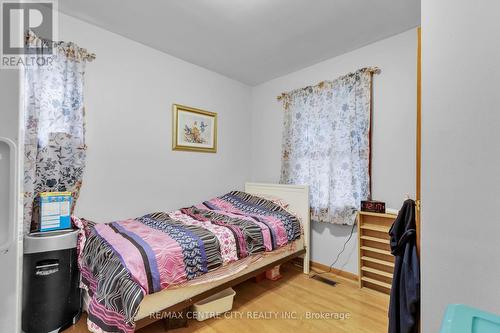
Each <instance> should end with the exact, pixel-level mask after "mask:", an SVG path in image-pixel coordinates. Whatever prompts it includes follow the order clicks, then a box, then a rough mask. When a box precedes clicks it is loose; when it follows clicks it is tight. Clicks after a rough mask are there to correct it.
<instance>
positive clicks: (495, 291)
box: [422, 0, 500, 332]
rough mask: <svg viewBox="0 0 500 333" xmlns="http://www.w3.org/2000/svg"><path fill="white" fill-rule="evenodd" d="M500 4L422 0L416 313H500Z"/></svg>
mask: <svg viewBox="0 0 500 333" xmlns="http://www.w3.org/2000/svg"><path fill="white" fill-rule="evenodd" d="M499 12H500V2H498V1H495V0H489V1H486V0H485V1H458V2H457V1H453V0H442V1H434V0H423V1H422V32H423V36H422V43H423V44H422V52H423V53H422V57H423V58H422V66H423V68H422V70H423V72H422V79H423V81H422V88H423V91H422V94H423V95H422V102H423V105H422V149H423V151H422V300H423V303H422V311H423V312H422V321H423V330H422V331H423V332H437V331H438V328H439V325H440V322H441V319H442V317H443V313H444V310H445V307H446V305H447V304H450V303H466V304H469V305H472V306H476V307H479V308H482V309H484V310H488V311H492V312H495V313H497V314H500V287H499V285H498V283H499V281H500V264H499V263H500V245H499V239H500V217H499V215H498V213H497V211H498V207H499V204H500V173H499V172H498V171H499V170H500V144H499V129H500V111H499V105H500V93H499V83H498V78H499V77H500V67H499V59H500V44H499V43H498V36H499V35H500V21H499V19H498V13H499Z"/></svg>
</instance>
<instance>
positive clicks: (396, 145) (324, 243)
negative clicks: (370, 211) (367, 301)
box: [251, 29, 417, 274]
mask: <svg viewBox="0 0 500 333" xmlns="http://www.w3.org/2000/svg"><path fill="white" fill-rule="evenodd" d="M416 37H417V33H416V30H415V29H412V30H409V31H406V32H404V33H401V34H398V35H396V36H393V37H391V38H387V39H385V40H382V41H379V42H376V43H373V44H370V45H368V46H366V47H363V48H361V49H358V50H355V51H352V52H349V53H346V54H344V55H341V56H339V57H335V58H332V59H329V60H326V61H323V62H321V63H319V64H316V65H314V66H311V67H308V68H305V69H302V70H300V71H297V72H294V73H292V74H289V75H285V76H282V77H280V78H277V79H274V80H271V81H269V82H266V83H263V84H261V85H259V86H257V87H254V88H253V90H252V106H251V113H252V147H251V148H252V179H253V180H254V181H268V182H277V181H279V176H280V164H281V156H280V155H281V132H282V123H283V111H282V108H281V105H280V103H279V102H278V101H277V100H276V96H278V95H279V94H281V93H282V92H285V91H289V90H292V89H295V88H300V87H304V86H308V85H312V84H316V83H318V82H319V81H322V80H328V79H334V78H336V77H338V76H340V75H344V74H347V73H349V72H352V71H355V70H357V69H359V68H362V67H365V66H378V67H380V68H381V70H382V72H381V73H380V74H379V75H375V79H374V98H373V103H374V105H373V112H374V118H373V131H374V132H373V169H372V181H373V198H374V199H378V200H383V201H386V202H387V204H388V206H389V207H394V208H399V206H400V205H401V204H402V202H403V199H404V195H405V194H406V193H409V194H410V195H412V196H414V193H415V108H416V45H417V44H416ZM350 231H351V227H349V226H338V225H326V224H320V223H313V232H312V244H311V245H312V260H313V261H316V262H320V263H323V264H327V265H329V264H330V263H331V262H332V261H333V259H334V257H335V255H336V254H337V253H338V252H339V251H340V249H341V248H342V245H343V243H344V242H345V240H346V239H347V237H348V236H349V233H350ZM338 267H340V268H342V269H343V270H347V271H350V272H353V273H356V274H357V270H358V268H357V267H358V255H357V237H356V235H354V237H353V239H352V240H351V241H350V243H349V244H348V247H347V249H346V251H345V253H344V254H343V255H342V257H341V259H340V260H339V265H338Z"/></svg>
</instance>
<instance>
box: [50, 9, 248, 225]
mask: <svg viewBox="0 0 500 333" xmlns="http://www.w3.org/2000/svg"><path fill="white" fill-rule="evenodd" d="M59 29H60V34H59V38H60V39H61V40H67V41H74V42H76V43H78V44H79V45H80V46H82V47H85V48H87V49H88V50H89V51H92V52H95V53H96V55H97V58H96V60H95V61H94V62H92V63H90V64H88V66H87V70H86V89H85V99H86V120H87V136H86V138H87V145H88V158H87V167H86V169H85V174H84V178H83V187H82V191H81V197H80V199H79V201H78V203H77V211H76V214H77V215H78V216H81V217H87V218H90V219H96V220H97V221H108V220H112V219H120V218H128V217H136V216H140V215H141V214H144V213H148V212H152V211H157V210H169V209H174V208H179V207H183V206H186V205H190V204H195V203H198V202H200V201H202V200H205V199H207V198H210V197H213V196H216V195H220V194H223V193H225V192H227V191H229V190H232V189H235V188H238V189H242V188H243V184H244V182H245V181H247V180H248V178H249V161H250V152H249V151H248V147H249V145H250V129H249V126H248V124H249V122H250V114H249V111H248V109H249V104H250V88H249V87H248V86H246V85H243V84H241V83H239V82H237V81H234V80H231V79H229V78H226V77H224V76H221V75H219V74H216V73H214V72H211V71H209V70H206V69H203V68H201V67H198V66H195V65H192V64H190V63H187V62H185V61H182V60H179V59H177V58H174V57H171V56H169V55H166V54H164V53H161V52H159V51H156V50H154V49H151V48H149V47H146V46H144V45H142V44H139V43H136V42H134V41H131V40H130V39H126V38H123V37H121V36H119V35H116V34H113V33H111V32H109V31H106V30H103V29H100V28H98V27H96V26H93V25H90V24H87V23H85V22H83V21H80V20H77V19H74V18H72V17H69V16H66V15H63V14H61V15H60V26H59ZM201 51H202V50H200V52H201ZM172 103H180V104H185V105H189V106H193V107H199V108H202V109H206V110H209V111H214V112H217V113H218V122H219V128H218V129H219V132H218V133H219V134H218V135H219V136H218V139H219V140H218V152H217V153H216V154H208V153H193V152H179V151H175V152H174V151H172V149H171V133H172V132H171V118H172V112H171V106H172Z"/></svg>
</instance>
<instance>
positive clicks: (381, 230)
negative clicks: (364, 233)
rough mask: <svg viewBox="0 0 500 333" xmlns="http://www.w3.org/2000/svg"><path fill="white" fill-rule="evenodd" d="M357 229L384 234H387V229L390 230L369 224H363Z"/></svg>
mask: <svg viewBox="0 0 500 333" xmlns="http://www.w3.org/2000/svg"><path fill="white" fill-rule="evenodd" d="M359 227H360V228H361V229H367V230H373V231H380V232H385V233H388V232H389V229H391V227H390V226H384V225H378V224H370V223H363V224H361V225H360V226H359Z"/></svg>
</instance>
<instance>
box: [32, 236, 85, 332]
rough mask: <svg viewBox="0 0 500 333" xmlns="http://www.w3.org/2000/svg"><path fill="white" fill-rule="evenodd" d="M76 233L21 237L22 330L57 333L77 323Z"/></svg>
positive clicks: (78, 297) (78, 306)
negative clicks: (22, 243) (22, 242)
mask: <svg viewBox="0 0 500 333" xmlns="http://www.w3.org/2000/svg"><path fill="white" fill-rule="evenodd" d="M77 237H78V231H77V230H65V231H54V232H43V233H32V234H30V235H27V236H25V237H24V260H23V312H22V330H23V331H24V332H26V333H48V332H60V331H62V330H63V329H66V328H67V327H69V326H71V325H73V324H74V323H76V321H78V319H79V317H80V314H81V303H82V301H81V292H80V288H79V287H78V283H79V271H78V265H77V252H76V242H77Z"/></svg>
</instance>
